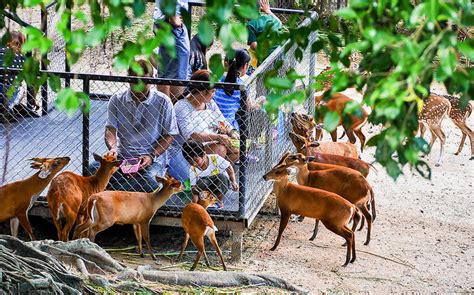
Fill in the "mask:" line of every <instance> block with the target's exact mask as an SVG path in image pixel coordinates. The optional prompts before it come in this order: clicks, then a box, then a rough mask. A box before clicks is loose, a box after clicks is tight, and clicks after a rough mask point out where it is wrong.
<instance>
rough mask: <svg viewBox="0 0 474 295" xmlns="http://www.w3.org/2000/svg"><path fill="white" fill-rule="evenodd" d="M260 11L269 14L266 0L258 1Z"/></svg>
mask: <svg viewBox="0 0 474 295" xmlns="http://www.w3.org/2000/svg"><path fill="white" fill-rule="evenodd" d="M260 10H261V11H263V12H265V13H271V10H270V3H268V0H260Z"/></svg>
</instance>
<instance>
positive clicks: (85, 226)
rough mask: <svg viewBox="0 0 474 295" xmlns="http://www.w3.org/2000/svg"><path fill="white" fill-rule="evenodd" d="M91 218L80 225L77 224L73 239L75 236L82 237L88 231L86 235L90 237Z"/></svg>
mask: <svg viewBox="0 0 474 295" xmlns="http://www.w3.org/2000/svg"><path fill="white" fill-rule="evenodd" d="M91 223H92V222H91V220H90V219H89V220H86V221H84V222H83V223H82V224H79V225H78V226H76V229H75V230H74V234H73V239H74V237H81V236H82V235H83V234H84V233H86V236H87V237H89V236H90V235H89V233H88V231H89V227H90V226H91Z"/></svg>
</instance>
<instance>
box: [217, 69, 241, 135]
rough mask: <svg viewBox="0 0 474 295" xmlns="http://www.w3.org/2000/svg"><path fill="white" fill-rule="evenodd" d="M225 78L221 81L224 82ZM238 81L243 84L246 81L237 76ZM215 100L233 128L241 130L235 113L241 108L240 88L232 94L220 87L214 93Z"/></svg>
mask: <svg viewBox="0 0 474 295" xmlns="http://www.w3.org/2000/svg"><path fill="white" fill-rule="evenodd" d="M224 80H225V78H223V79H222V80H221V82H224ZM236 83H237V84H243V83H244V81H242V80H241V79H240V78H237V81H236ZM214 101H215V102H216V104H217V106H218V107H219V109H220V110H221V112H222V115H224V118H225V119H226V120H227V122H229V124H230V125H232V128H234V129H236V130H239V124H238V123H237V120H236V119H235V114H236V113H237V111H238V110H239V108H240V90H234V93H233V94H232V95H227V94H226V93H225V92H224V89H222V88H218V89H217V90H216V93H215V94H214Z"/></svg>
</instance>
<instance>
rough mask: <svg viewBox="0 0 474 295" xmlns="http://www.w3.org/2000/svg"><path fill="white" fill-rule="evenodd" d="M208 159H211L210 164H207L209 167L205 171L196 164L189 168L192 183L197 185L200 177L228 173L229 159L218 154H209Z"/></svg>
mask: <svg viewBox="0 0 474 295" xmlns="http://www.w3.org/2000/svg"><path fill="white" fill-rule="evenodd" d="M207 159H208V160H209V165H207V168H206V169H205V170H204V171H203V170H201V169H199V168H198V167H194V166H191V168H190V169H189V180H190V182H191V185H196V180H197V179H198V178H202V177H206V176H213V175H217V174H221V173H226V171H225V170H226V169H227V168H229V166H230V163H229V161H227V160H226V159H224V158H222V157H221V156H219V155H217V154H210V155H207ZM213 159H215V160H213Z"/></svg>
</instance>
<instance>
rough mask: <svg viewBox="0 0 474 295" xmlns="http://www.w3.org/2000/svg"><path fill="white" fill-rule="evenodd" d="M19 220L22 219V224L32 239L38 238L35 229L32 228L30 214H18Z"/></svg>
mask: <svg viewBox="0 0 474 295" xmlns="http://www.w3.org/2000/svg"><path fill="white" fill-rule="evenodd" d="M17 218H18V220H19V221H20V224H21V226H22V227H23V228H24V229H25V231H26V232H27V233H28V235H29V236H30V239H31V240H32V241H34V240H36V238H35V236H34V235H33V230H32V229H31V225H30V221H29V220H28V215H26V213H24V214H20V215H18V216H17Z"/></svg>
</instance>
